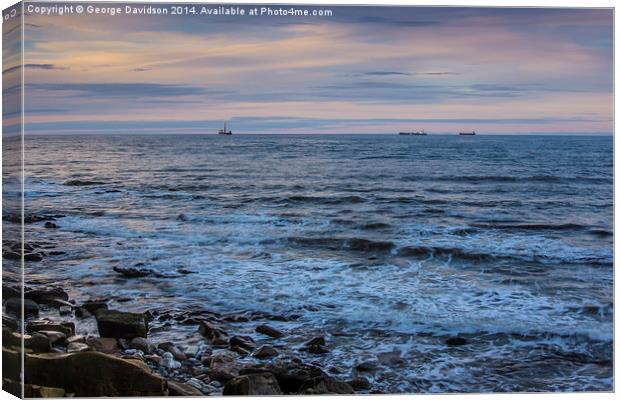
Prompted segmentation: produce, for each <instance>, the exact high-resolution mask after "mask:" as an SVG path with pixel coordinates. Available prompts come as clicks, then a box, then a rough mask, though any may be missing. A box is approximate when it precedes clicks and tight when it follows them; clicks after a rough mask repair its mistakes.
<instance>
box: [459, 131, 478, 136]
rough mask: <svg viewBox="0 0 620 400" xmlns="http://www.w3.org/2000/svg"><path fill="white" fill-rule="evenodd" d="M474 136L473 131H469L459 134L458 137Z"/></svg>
mask: <svg viewBox="0 0 620 400" xmlns="http://www.w3.org/2000/svg"><path fill="white" fill-rule="evenodd" d="M475 134H476V132H475V131H471V132H459V135H461V136H474V135H475Z"/></svg>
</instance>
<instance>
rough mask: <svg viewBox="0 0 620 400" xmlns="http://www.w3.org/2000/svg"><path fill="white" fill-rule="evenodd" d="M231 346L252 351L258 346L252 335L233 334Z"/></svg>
mask: <svg viewBox="0 0 620 400" xmlns="http://www.w3.org/2000/svg"><path fill="white" fill-rule="evenodd" d="M228 344H229V345H230V347H240V348H242V349H245V350H248V351H252V350H254V349H255V348H256V343H254V339H252V338H251V337H250V336H233V337H231V338H230V340H229V341H228Z"/></svg>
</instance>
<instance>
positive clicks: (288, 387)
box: [265, 361, 327, 393]
mask: <svg viewBox="0 0 620 400" xmlns="http://www.w3.org/2000/svg"><path fill="white" fill-rule="evenodd" d="M265 368H266V369H268V370H269V371H270V372H271V373H273V375H274V376H275V377H276V379H277V380H278V384H279V385H280V388H281V389H282V391H283V392H284V393H297V392H299V390H300V388H301V387H302V385H303V384H304V383H305V382H306V381H308V380H309V379H312V378H316V377H323V376H327V375H326V374H325V372H323V370H321V369H320V368H318V367H315V366H313V365H308V364H302V363H296V362H285V361H277V362H275V363H272V364H269V365H267V366H266V367H265Z"/></svg>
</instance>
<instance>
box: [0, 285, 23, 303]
mask: <svg viewBox="0 0 620 400" xmlns="http://www.w3.org/2000/svg"><path fill="white" fill-rule="evenodd" d="M11 297H15V298H17V299H19V298H21V297H22V291H21V288H20V287H19V286H11V285H6V284H5V285H2V300H6V299H10V298H11Z"/></svg>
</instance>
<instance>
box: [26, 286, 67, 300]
mask: <svg viewBox="0 0 620 400" xmlns="http://www.w3.org/2000/svg"><path fill="white" fill-rule="evenodd" d="M24 298H26V299H30V300H34V301H35V302H37V303H39V304H48V303H50V302H54V301H55V300H64V301H68V300H69V295H68V294H67V292H65V291H64V290H62V289H61V288H58V287H44V288H36V289H30V290H26V291H25V292H24Z"/></svg>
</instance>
